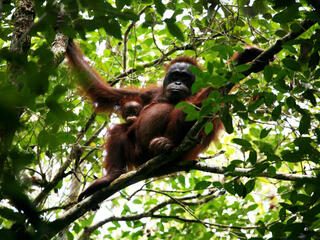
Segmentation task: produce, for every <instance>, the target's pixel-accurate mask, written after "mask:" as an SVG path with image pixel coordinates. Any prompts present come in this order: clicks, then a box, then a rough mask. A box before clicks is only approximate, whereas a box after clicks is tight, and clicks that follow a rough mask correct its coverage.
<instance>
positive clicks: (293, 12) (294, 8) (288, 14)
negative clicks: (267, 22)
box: [272, 4, 301, 24]
mask: <svg viewBox="0 0 320 240" xmlns="http://www.w3.org/2000/svg"><path fill="white" fill-rule="evenodd" d="M300 6H301V5H300V4H292V5H291V6H289V7H288V8H286V9H284V10H283V11H281V12H280V13H277V14H276V15H274V17H273V19H272V20H273V21H274V22H277V23H281V24H286V23H288V22H291V21H293V20H294V19H296V18H298V17H299V16H300V11H299V7H300Z"/></svg>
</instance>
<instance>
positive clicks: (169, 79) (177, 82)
mask: <svg viewBox="0 0 320 240" xmlns="http://www.w3.org/2000/svg"><path fill="white" fill-rule="evenodd" d="M190 66H191V64H190V63H186V62H176V63H174V64H173V65H172V66H171V67H170V68H169V70H168V72H167V74H166V76H165V78H164V81H163V91H164V94H165V96H166V97H167V98H168V99H169V101H170V102H179V101H181V100H184V99H186V98H187V97H188V96H190V95H191V86H192V83H193V82H194V81H195V79H196V77H195V75H194V74H193V73H192V72H191V71H190V70H189V67H190Z"/></svg>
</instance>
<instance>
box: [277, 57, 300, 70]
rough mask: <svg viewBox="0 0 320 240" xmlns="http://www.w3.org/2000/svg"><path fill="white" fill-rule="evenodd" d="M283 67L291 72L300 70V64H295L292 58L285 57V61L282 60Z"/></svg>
mask: <svg viewBox="0 0 320 240" xmlns="http://www.w3.org/2000/svg"><path fill="white" fill-rule="evenodd" d="M282 62H283V65H284V66H286V67H287V68H289V69H291V70H293V71H299V70H300V67H301V66H300V64H299V63H298V62H296V61H295V60H294V59H293V58H290V57H286V58H285V59H283V60H282Z"/></svg>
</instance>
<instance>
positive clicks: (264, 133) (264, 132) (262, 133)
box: [260, 128, 272, 139]
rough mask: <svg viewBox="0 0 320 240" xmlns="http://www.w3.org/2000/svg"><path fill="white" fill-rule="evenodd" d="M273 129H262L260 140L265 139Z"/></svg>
mask: <svg viewBox="0 0 320 240" xmlns="http://www.w3.org/2000/svg"><path fill="white" fill-rule="evenodd" d="M271 130H272V129H271V128H270V129H265V128H264V129H262V131H261V133H260V139H262V138H265V137H266V136H268V134H269V132H270V131H271Z"/></svg>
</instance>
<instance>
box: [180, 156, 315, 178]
mask: <svg viewBox="0 0 320 240" xmlns="http://www.w3.org/2000/svg"><path fill="white" fill-rule="evenodd" d="M179 165H180V166H177V170H178V171H189V170H192V169H193V170H200V171H204V172H210V173H216V174H223V175H225V176H233V177H236V176H242V177H266V178H273V179H278V180H286V181H298V180H303V181H312V180H316V179H317V177H316V176H312V175H301V174H289V173H280V172H276V173H275V174H270V173H267V172H262V173H257V172H256V171H255V169H254V168H235V169H234V170H233V171H228V170H226V168H225V167H221V166H214V165H206V164H204V163H202V162H196V161H194V162H191V161H190V162H182V163H181V164H179Z"/></svg>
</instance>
